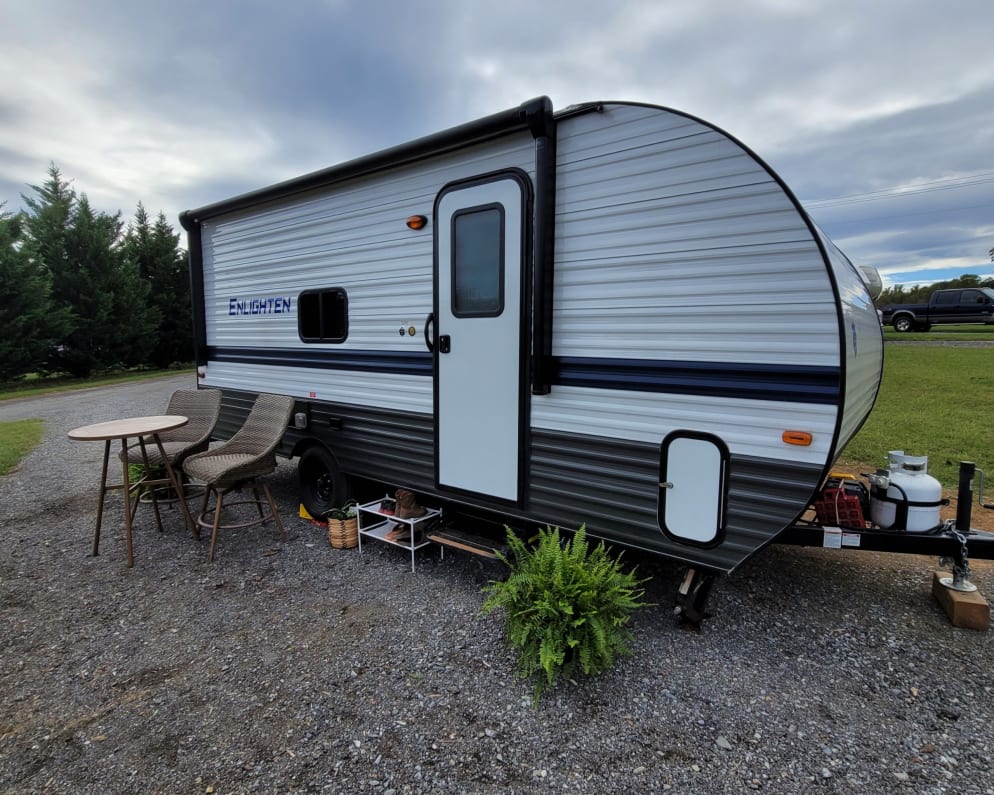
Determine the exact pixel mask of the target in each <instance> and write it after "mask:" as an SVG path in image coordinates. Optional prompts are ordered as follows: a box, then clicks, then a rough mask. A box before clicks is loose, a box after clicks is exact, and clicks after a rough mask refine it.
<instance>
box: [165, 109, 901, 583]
mask: <svg viewBox="0 0 994 795" xmlns="http://www.w3.org/2000/svg"><path fill="white" fill-rule="evenodd" d="M181 222H182V225H183V227H184V228H185V229H186V231H187V233H188V236H189V250H190V262H191V272H192V284H193V293H194V310H195V326H196V334H195V336H196V357H197V364H198V368H199V377H200V383H201V384H202V385H203V386H206V387H216V388H220V389H221V390H223V393H224V400H223V407H224V408H223V412H222V421H221V422H220V423H219V426H218V427H219V430H220V434H221V435H222V436H225V435H230V434H231V433H232V432H233V431H234V429H235V428H237V426H238V425H239V423H240V422H241V420H242V419H243V418H244V416H245V414H246V413H247V411H248V408H249V407H250V405H251V403H252V400H253V399H254V397H255V395H256V394H258V393H262V392H278V393H284V394H290V395H292V396H293V397H294V398H295V399H296V412H295V420H294V423H293V424H292V426H291V427H290V428H289V430H288V431H287V434H286V436H285V438H284V442H283V451H282V452H283V453H284V454H286V455H288V456H291V457H295V458H297V459H299V461H298V469H299V473H300V480H301V492H302V500H303V504H304V505H305V506H306V507H307V509H308V510H309V511H310V513H311V514H312V515H315V516H320V515H322V514H323V513H324V512H326V511H327V510H328V509H329V508H331V507H332V506H334V505H337V504H339V503H340V502H341V501H342V500H343V499H344V497H345V494H346V489H347V485H348V481H349V479H351V478H359V479H362V480H364V481H366V480H372V481H376V482H379V483H383V484H387V485H388V486H389V487H390V488H391V489H393V488H403V489H409V490H411V491H413V492H415V493H416V494H417V495H418V498H419V499H420V500H423V501H424V502H425V503H426V504H432V505H438V506H451V507H452V508H453V509H460V510H461V509H465V510H468V511H476V512H481V513H486V514H492V515H494V516H497V517H501V519H502V520H504V521H507V522H508V523H510V524H516V525H521V524H522V523H526V524H529V525H530V526H533V527H534V526H538V525H542V526H544V525H546V524H551V525H557V526H560V527H563V528H566V529H576V528H578V527H579V526H580V525H581V524H586V527H587V531H588V533H589V534H590V535H591V536H594V537H598V538H603V539H606V540H608V541H610V542H612V543H615V544H620V545H625V546H628V547H633V548H637V549H640V550H645V551H648V552H652V553H657V554H659V555H663V556H667V557H669V558H672V559H675V560H679V561H683V562H685V563H687V564H689V565H690V566H691V567H693V568H695V569H697V570H700V571H706V572H709V573H710V574H715V573H727V572H732V571H733V570H735V568H736V567H738V566H739V565H740V564H742V563H743V561H745V560H747V559H749V557H750V556H752V555H754V554H755V553H756V552H757V551H759V550H761V549H762V548H763V547H764V546H766V545H768V544H769V543H771V542H773V541H774V540H775V539H776V538H777V536H778V535H779V534H781V533H782V532H784V531H785V530H786V529H788V528H790V527H791V526H792V524H793V523H794V522H795V521H796V520H797V519H798V518H799V517H800V516H801V514H802V513H803V512H804V511H805V509H806V507H807V506H808V505H809V502H810V501H811V500H812V499H813V498H814V497H815V495H816V494H817V493H818V490H819V488H820V486H821V484H822V482H823V481H824V479H825V478H826V476H827V475H828V474H829V472H830V469H831V467H832V464H833V462H834V461H835V460H836V458H837V456H838V455H839V453H840V452H841V450H842V449H843V447H844V446H845V444H846V443H847V442H848V441H849V440H850V439H851V438H852V437H853V435H854V434H855V433H856V432H857V431H858V429H859V428H860V426H861V424H862V423H863V421H864V419H865V418H866V416H867V414H868V413H869V412H870V409H871V408H872V406H873V403H874V400H875V398H876V394H877V390H878V387H879V384H880V377H881V367H882V353H883V344H882V332H881V327H880V322H879V320H878V316H877V312H876V310H875V309H874V306H873V303H872V301H871V298H870V295H869V293H868V289H867V283H866V281H865V280H864V277H863V276H862V275H861V274H860V272H859V271H857V269H856V268H855V267H854V266H853V265H852V263H850V261H849V260H848V259H847V258H846V256H845V255H844V254H843V253H842V252H841V251H840V250H839V249H838V248H836V246H835V245H834V244H833V243H832V241H831V240H829V239H828V238H827V237H826V236H825V235H824V234H823V233H822V232H821V231H820V230H819V229H818V227H817V226H816V225H815V224H814V222H813V221H812V220H811V218H810V217H809V215H808V214H807V213H806V212H805V210H804V208H803V207H802V206H801V205H800V203H799V202H798V200H797V198H796V197H795V196H794V195H793V193H791V191H790V189H789V188H788V187H787V186H786V185H785V184H784V182H783V181H782V180H781V179H780V178H779V177H778V176H777V175H776V174H775V173H774V172H773V170H772V169H771V168H770V167H769V166H768V165H766V164H765V163H764V162H763V161H762V160H761V159H760V158H759V157H758V156H757V155H756V154H755V153H754V152H752V151H751V150H750V149H748V148H747V147H746V146H744V145H743V144H742V143H740V142H739V141H738V140H736V139H735V138H734V137H732V136H731V135H729V134H728V133H726V132H724V131H723V130H721V129H719V128H717V127H716V126H714V125H713V124H709V123H708V122H706V121H703V120H701V119H698V118H695V117H693V116H691V115H688V114H686V113H682V112H679V111H676V110H671V109H668V108H663V107H657V106H654V105H647V104H640V103H626V102H593V103H589V104H583V105H577V106H572V107H568V108H566V109H564V110H561V111H554V110H553V108H552V105H551V102H550V101H549V99H547V98H545V97H541V98H538V99H534V100H531V101H529V102H526V103H524V104H523V105H521V106H520V107H515V108H512V109H510V110H507V111H504V112H501V113H496V114H494V115H491V116H487V117H485V118H482V119H479V120H476V121H472V122H469V123H467V124H463V125H461V126H458V127H454V128H451V129H447V130H444V131H443V132H439V133H437V134H435V135H430V136H428V137H424V138H419V139H417V140H414V141H411V142H409V143H406V144H402V145H400V146H396V147H394V148H390V149H386V150H384V151H380V152H377V153H375V154H371V155H368V156H365V157H360V158H359V159H356V160H352V161H349V162H346V163H342V164H340V165H336V166H332V167H330V168H327V169H325V170H322V171H317V172H314V173H311V174H307V175H304V176H301V177H299V178H297V179H292V180H289V181H287V182H282V183H279V184H277V185H273V186H271V187H267V188H263V189H261V190H258V191H255V192H252V193H247V194H244V195H240V196H236V197H234V198H231V199H228V200H225V201H220V202H218V203H216V204H211V205H208V206H205V207H201V208H199V209H194V210H190V211H187V212H185V213H183V215H182V217H181Z"/></svg>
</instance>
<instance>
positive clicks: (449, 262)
mask: <svg viewBox="0 0 994 795" xmlns="http://www.w3.org/2000/svg"><path fill="white" fill-rule="evenodd" d="M523 209H524V202H523V198H522V186H521V184H520V183H519V182H518V180H517V179H514V178H510V177H507V178H501V179H498V180H495V181H491V182H485V183H480V184H475V185H471V186H469V187H464V188H457V189H452V190H448V191H446V192H444V193H443V194H442V197H441V199H440V200H439V202H438V206H437V209H436V217H435V234H436V241H437V252H438V259H437V262H436V275H437V280H436V284H437V289H438V312H437V315H436V326H437V332H436V333H437V339H438V345H437V351H436V357H437V362H438V365H437V367H436V370H435V373H436V378H437V379H438V390H437V395H438V402H437V406H436V411H437V417H438V447H437V450H436V455H437V456H438V479H439V485H440V486H441V487H450V488H456V489H461V490H465V491H472V492H478V493H481V494H486V495H489V496H493V497H497V498H500V499H505V500H517V499H518V476H519V458H520V444H521V441H520V440H521V349H522V348H521V290H522V261H521V252H522V235H523V233H524V229H523V219H522V213H523Z"/></svg>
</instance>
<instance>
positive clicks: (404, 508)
mask: <svg viewBox="0 0 994 795" xmlns="http://www.w3.org/2000/svg"><path fill="white" fill-rule="evenodd" d="M393 496H394V499H395V500H397V508H396V510H395V511H394V514H393V515H394V516H396V517H397V518H398V519H417V518H418V517H419V516H424V515H425V514H426V513H428V510H427V509H426V508H425V507H424V506H423V505H418V503H417V500H416V499H415V498H414V494H413V493H411V492H410V491H407V490H406V489H397V493H396V494H394V495H393Z"/></svg>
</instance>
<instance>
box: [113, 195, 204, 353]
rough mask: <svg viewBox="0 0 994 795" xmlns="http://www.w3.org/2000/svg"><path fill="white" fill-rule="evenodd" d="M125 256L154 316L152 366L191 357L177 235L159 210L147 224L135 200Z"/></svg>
mask: <svg viewBox="0 0 994 795" xmlns="http://www.w3.org/2000/svg"><path fill="white" fill-rule="evenodd" d="M123 248H124V253H125V256H126V257H127V258H128V259H129V260H130V261H131V262H132V263H133V265H134V266H135V267H136V268H137V269H138V273H139V274H140V276H141V278H142V280H144V281H145V282H146V283H147V285H148V289H149V293H148V303H149V306H150V307H152V309H154V310H155V311H156V313H157V315H158V319H159V324H158V329H157V331H158V333H157V338H158V339H157V343H156V345H155V346H154V347H153V348H152V349H151V351H150V353H149V360H150V362H151V363H152V364H153V365H154V366H156V367H168V366H169V365H171V364H174V363H176V362H188V361H190V360H191V359H192V358H193V330H192V322H193V321H192V318H191V309H190V283H189V277H188V274H187V267H186V257H185V255H184V254H183V252H182V250H181V249H180V247H179V235H177V234H176V233H175V231H174V230H173V228H172V227H171V226H170V225H169V223H168V222H167V221H166V217H165V215H163V214H162V213H159V216H158V218H157V219H156V221H155V224H154V225H153V224H151V223H150V219H149V216H148V213H147V212H146V211H145V207H144V206H143V205H142V204H141V203H139V204H138V209H137V210H136V211H135V217H134V220H133V221H132V222H131V224H130V225H129V227H128V232H127V235H126V237H125V241H124V246H123Z"/></svg>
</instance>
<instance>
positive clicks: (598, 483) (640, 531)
mask: <svg viewBox="0 0 994 795" xmlns="http://www.w3.org/2000/svg"><path fill="white" fill-rule="evenodd" d="M659 459H660V448H659V445H646V444H635V443H631V442H626V441H623V440H620V439H616V440H610V439H604V438H594V437H580V436H576V435H573V434H556V433H537V432H536V433H535V434H534V435H533V437H532V454H531V473H530V483H531V491H530V500H529V505H528V512H529V514H531V515H533V516H536V517H540V518H541V521H543V522H549V523H551V524H554V525H560V526H562V527H567V528H570V529H576V528H577V527H578V526H579V525H580V524H583V523H585V524H586V525H587V527H588V529H589V531H590V532H591V534H592V535H595V536H598V537H602V538H606V539H609V540H611V541H614V542H617V543H620V544H625V545H627V546H632V547H637V548H639V549H645V550H649V551H651V552H656V553H659V554H662V555H666V556H668V557H672V558H675V559H677V560H683V561H686V562H688V563H697V564H699V565H705V566H709V567H712V568H715V569H720V570H722V571H732V570H733V569H734V568H735V567H736V566H738V565H739V564H740V563H742V562H743V561H744V560H746V559H747V558H748V557H749V556H750V555H752V554H753V553H754V552H756V551H757V550H758V549H760V548H762V547H763V546H765V545H766V544H768V543H769V542H770V541H771V540H772V539H773V538H775V536H776V535H777V534H778V533H779V532H780V531H781V530H782V528H784V527H785V526H786V525H788V524H789V523H790V522H791V521H792V520H793V519H794V518H796V516H797V514H798V512H799V506H804V505H805V504H807V501H808V498H809V497H810V496H811V494H812V493H813V492H814V490H815V489H816V488H817V486H818V482H819V478H820V475H821V467H820V466H817V465H798V464H791V463H789V462H784V461H778V460H774V459H762V458H753V457H750V456H741V455H733V456H732V459H731V464H730V489H729V498H728V499H729V502H728V528H727V532H726V536H725V539H724V541H723V542H722V543H721V545H720V546H717V547H715V548H713V549H700V548H697V547H688V546H685V545H681V544H677V543H674V542H673V541H670V540H669V539H668V538H666V536H664V535H663V533H662V531H661V530H660V529H659V525H658V523H657V519H656V508H657V496H658V486H657V483H658V478H659Z"/></svg>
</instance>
